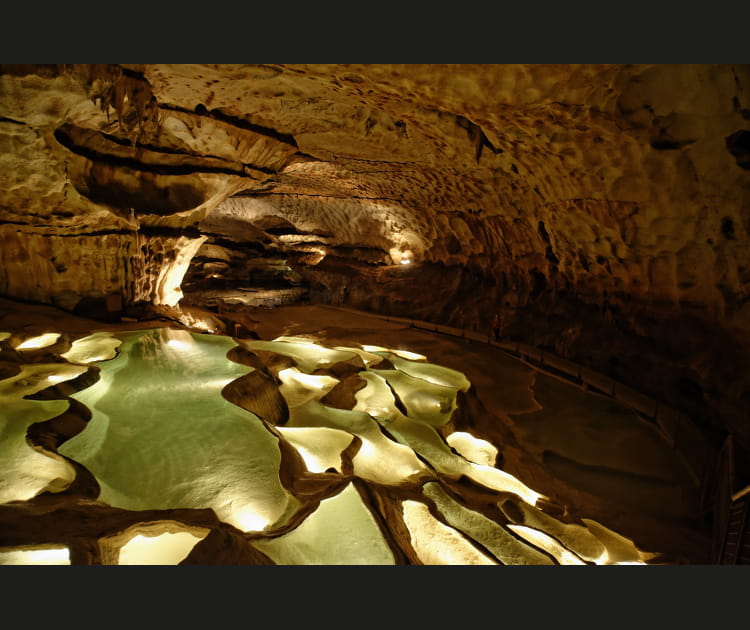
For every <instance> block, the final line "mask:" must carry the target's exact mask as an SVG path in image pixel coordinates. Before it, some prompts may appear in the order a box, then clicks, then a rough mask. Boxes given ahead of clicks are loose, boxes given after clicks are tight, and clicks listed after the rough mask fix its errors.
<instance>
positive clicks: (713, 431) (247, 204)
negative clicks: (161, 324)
mask: <svg viewBox="0 0 750 630" xmlns="http://www.w3.org/2000/svg"><path fill="white" fill-rule="evenodd" d="M749 155H750V65H747V64H742V65H731V64H677V65H673V64H580V65H579V64H570V65H566V64H563V65H559V64H531V65H525V64H513V65H491V64H490V65H486V64H476V65H473V64H468V65H465V64H456V65H450V64H448V65H446V64H371V65H368V64H365V65H361V64H266V65H242V64H224V65H222V64H90V65H86V64H73V65H69V64H68V65H63V64H58V65H54V64H48V65H7V64H6V65H2V66H0V295H3V296H6V297H9V298H13V299H18V300H26V301H33V302H40V303H46V304H50V305H55V306H58V307H60V308H62V309H64V310H67V311H70V312H75V313H79V314H82V315H87V316H93V317H96V318H97V319H103V320H107V319H109V320H118V319H119V318H121V317H123V316H124V317H128V318H138V317H141V316H142V315H143V313H144V312H153V311H149V309H153V308H160V307H163V308H170V309H172V312H176V313H178V314H177V315H176V316H177V317H179V316H180V315H179V312H180V311H181V310H186V309H187V308H188V307H190V306H193V307H207V308H211V309H212V310H214V311H215V312H217V313H218V314H221V313H223V314H224V316H225V319H227V317H228V319H229V320H232V321H235V320H233V319H232V318H231V317H229V316H227V313H229V312H230V311H231V309H232V304H233V303H234V304H237V303H253V300H255V303H258V301H259V300H261V301H262V300H263V299H266V300H268V299H270V300H271V301H273V297H271V298H267V297H263V296H266V295H267V294H264V293H262V291H271V292H272V293H271V294H270V295H271V296H274V295H275V296H276V299H277V301H279V300H280V301H282V302H286V303H289V302H296V301H300V300H310V301H313V302H329V303H334V304H347V305H351V306H354V307H356V308H360V309H364V310H371V311H376V312H380V313H390V314H393V315H401V316H412V317H417V318H420V319H423V320H430V321H436V322H442V323H449V324H452V325H458V326H463V325H466V326H470V325H471V326H475V327H477V328H486V327H487V325H488V323H489V318H490V317H491V315H492V313H493V312H494V311H495V309H496V308H497V307H498V306H500V307H501V308H502V309H503V311H504V314H505V321H506V333H507V335H508V336H509V337H510V338H513V339H517V340H520V341H524V342H526V343H530V344H533V345H537V346H541V347H542V348H546V349H548V350H549V351H554V352H556V353H557V354H559V355H561V356H563V357H568V358H571V359H574V360H576V361H578V362H580V363H583V364H585V365H589V366H591V367H593V368H595V369H598V370H601V371H603V372H605V373H607V374H609V375H611V376H613V377H616V378H617V379H618V380H620V381H622V382H625V383H627V384H629V385H631V386H633V387H635V388H637V389H639V390H641V391H644V392H646V393H648V394H649V395H651V396H653V397H655V398H657V399H659V400H663V401H664V402H665V403H668V404H670V405H673V406H675V407H677V408H679V409H681V410H682V411H683V412H685V413H688V414H689V415H690V416H691V417H692V418H693V419H695V421H696V422H697V423H698V424H699V425H700V426H701V427H702V428H703V430H704V431H705V432H706V439H707V440H708V441H711V442H712V443H713V444H715V445H716V446H717V448H718V446H719V445H720V444H721V440H722V439H723V438H724V436H726V435H727V434H731V435H733V436H734V437H735V439H736V441H737V443H738V444H739V445H740V446H741V447H743V448H744V449H745V450H749V449H750V424H749V423H748V422H747V411H748V405H750V377H748V374H750V371H749V370H748V358H750V304H749V303H748V297H749V295H750V294H749V291H750V248H748V231H749V230H750V215H749V214H748V213H749V212H750V160H749V159H748V156H749ZM401 263H409V264H401ZM273 292H275V293H273ZM222 295H225V297H226V299H221V296H222ZM217 296H219V297H218V303H217ZM243 301H244V302H243Z"/></svg>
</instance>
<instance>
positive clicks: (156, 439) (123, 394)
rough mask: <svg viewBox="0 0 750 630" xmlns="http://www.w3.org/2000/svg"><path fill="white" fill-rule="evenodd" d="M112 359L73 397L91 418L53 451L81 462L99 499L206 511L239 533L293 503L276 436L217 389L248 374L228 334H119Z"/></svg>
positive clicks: (276, 517)
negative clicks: (233, 356)
mask: <svg viewBox="0 0 750 630" xmlns="http://www.w3.org/2000/svg"><path fill="white" fill-rule="evenodd" d="M116 336H117V337H119V338H120V339H122V341H123V343H122V345H121V346H120V348H119V353H118V355H117V357H116V358H114V359H112V360H109V361H102V362H99V363H96V364H95V365H97V366H98V367H99V368H100V369H101V378H100V380H99V381H98V382H97V383H96V384H94V385H93V386H91V387H89V388H87V389H85V390H82V391H80V392H78V393H76V394H74V395H73V398H75V399H76V400H78V401H80V402H81V403H83V404H84V405H86V406H87V407H88V408H89V409H90V410H91V412H92V418H91V421H90V422H89V424H88V426H87V427H86V429H84V430H83V431H82V432H81V433H80V434H78V435H76V436H75V437H73V438H71V439H70V440H68V441H67V442H65V443H64V444H63V445H62V446H61V447H60V448H59V452H60V453H62V454H63V455H65V456H67V457H70V458H71V459H73V460H75V461H77V462H79V463H81V464H82V465H84V466H85V467H86V468H87V469H88V470H89V471H90V472H91V473H92V474H93V475H94V476H95V477H96V479H97V481H98V482H99V484H100V486H101V494H100V496H99V499H100V500H101V501H103V502H105V503H108V504H110V505H112V506H115V507H120V508H124V509H130V510H143V509H167V508H212V509H214V510H215V511H216V513H217V515H218V516H219V518H221V519H222V520H224V521H226V522H228V523H231V524H233V525H235V526H236V527H238V528H240V529H242V530H243V531H261V530H263V529H265V528H268V527H272V526H274V525H278V524H282V523H283V522H284V521H285V519H286V518H287V517H288V516H289V515H290V514H291V513H293V512H294V510H295V509H296V507H297V502H296V499H294V497H292V496H291V495H290V494H289V493H288V492H287V491H286V490H285V489H284V487H283V486H282V485H281V482H280V480H279V466H280V462H281V456H280V451H279V446H278V439H277V438H276V437H275V436H274V435H273V434H272V433H271V432H269V430H268V428H267V427H266V426H265V425H264V423H263V422H262V421H261V420H260V419H259V418H258V417H257V416H256V415H254V414H253V413H251V412H249V411H246V410H244V409H242V408H240V407H238V406H236V405H234V404H232V403H230V402H228V401H227V400H226V399H225V398H224V397H223V396H222V395H221V390H222V388H223V387H224V386H225V385H226V384H227V383H229V382H231V381H232V380H234V379H236V378H239V377H241V376H243V375H245V374H247V373H249V372H251V371H252V370H253V368H251V367H248V366H245V365H240V364H238V363H235V362H233V361H230V360H228V359H227V358H226V353H227V351H228V350H230V349H231V348H233V347H234V346H235V345H236V344H235V343H234V342H233V341H232V339H231V338H229V337H224V336H219V335H201V334H195V333H190V332H186V331H180V330H172V329H168V328H158V329H151V330H143V331H135V332H128V333H119V334H117V335H116Z"/></svg>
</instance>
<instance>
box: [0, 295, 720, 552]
mask: <svg viewBox="0 0 750 630" xmlns="http://www.w3.org/2000/svg"><path fill="white" fill-rule="evenodd" d="M0 315H2V317H0V330H2V331H11V332H14V331H24V330H25V331H27V333H28V334H30V333H31V332H42V331H43V330H45V329H52V330H58V331H63V332H65V333H66V334H67V335H69V336H70V338H80V337H82V336H84V335H87V334H89V333H91V332H93V331H105V330H108V331H121V330H136V329H143V328H151V327H154V326H174V322H169V321H163V320H161V321H149V322H125V323H113V324H102V323H101V322H94V321H91V320H87V319H84V318H78V317H74V316H64V317H61V315H60V312H59V311H57V310H56V309H52V308H48V307H44V306H33V305H21V304H17V303H15V302H10V301H5V300H3V301H2V303H0ZM238 320H241V321H242V323H243V325H244V326H245V327H246V328H247V329H249V330H250V331H252V333H254V335H257V336H258V338H260V339H265V340H273V339H275V338H277V337H280V336H306V337H309V338H311V339H314V340H316V341H317V342H319V343H321V344H323V345H326V346H328V347H332V346H350V345H352V344H360V345H366V344H372V345H378V346H386V347H389V348H398V349H401V350H406V351H410V352H415V353H418V354H421V355H424V356H425V357H427V359H428V360H429V361H430V362H432V363H435V364H439V365H442V366H446V367H449V368H451V369H453V370H457V371H459V372H462V373H463V374H465V376H466V377H467V378H468V380H469V381H470V382H471V385H472V389H471V394H472V395H471V396H466V397H465V398H462V399H460V400H461V401H462V404H463V405H464V407H463V408H462V407H461V405H459V408H458V409H457V410H456V413H455V417H454V419H453V420H452V425H453V428H455V429H456V430H462V431H471V432H475V433H476V434H478V435H481V436H482V438H483V439H485V440H488V441H489V442H491V443H492V444H494V445H495V446H496V447H497V449H498V451H499V455H498V464H499V465H498V468H501V469H502V470H503V471H505V472H507V473H509V474H511V475H513V476H515V477H517V478H518V479H519V480H521V481H522V482H523V483H524V484H526V485H527V486H529V487H530V488H533V489H534V490H535V491H537V492H539V493H541V494H543V495H544V496H545V497H548V499H549V501H548V503H547V507H548V509H549V511H550V513H553V514H557V515H560V516H564V517H565V518H568V519H570V518H573V519H575V518H580V517H583V518H586V519H593V520H595V521H597V522H599V523H601V524H603V525H605V526H606V527H608V528H611V529H612V530H614V531H616V532H618V533H619V534H621V535H623V536H626V537H627V538H629V539H630V540H632V541H633V542H634V543H635V544H636V545H637V546H638V548H640V549H642V550H647V551H650V552H655V553H656V554H662V555H661V558H662V561H663V563H668V564H672V563H673V564H705V563H710V553H711V540H710V538H709V536H708V534H707V532H706V528H705V525H704V524H703V523H702V522H701V518H700V514H699V508H698V505H697V500H698V498H697V493H696V491H695V489H694V488H693V487H692V486H691V483H690V481H689V478H688V476H687V474H686V473H685V471H684V469H683V465H682V463H681V462H680V461H679V458H678V457H677V456H676V454H675V453H673V452H672V451H671V449H670V448H669V446H668V445H666V444H665V443H663V442H662V441H661V440H660V438H659V437H658V436H657V435H656V433H655V431H654V429H653V427H651V426H650V425H648V423H646V422H645V421H644V420H642V419H641V418H640V417H639V416H638V415H637V414H635V413H634V412H632V411H630V410H628V409H626V408H624V407H622V406H620V405H619V404H617V403H615V402H614V401H612V400H610V399H607V398H605V397H602V396H597V395H595V394H592V393H589V392H585V391H583V390H581V389H580V388H578V387H576V386H574V385H571V384H569V383H567V382H564V381H562V380H560V379H557V378H554V377H552V376H550V375H547V374H543V373H540V372H537V371H535V370H534V369H533V368H532V367H530V366H528V365H526V364H524V363H523V362H521V361H519V360H518V359H516V358H514V357H512V356H510V355H508V354H506V353H505V352H503V351H502V350H501V349H499V348H498V347H496V346H493V345H491V344H487V343H481V342H476V341H473V340H467V339H461V338H454V337H450V336H447V335H443V334H438V333H432V332H427V331H423V330H418V329H416V328H412V327H410V326H408V325H405V324H403V323H397V322H392V321H390V322H389V321H386V320H384V319H380V318H376V317H370V316H366V315H363V314H359V313H356V312H352V311H347V310H342V309H333V308H330V307H325V306H315V305H305V306H284V307H277V308H273V309H269V308H243V309H241V316H239V317H238ZM254 335H252V336H254ZM3 523H7V521H2V522H0V538H1V534H2V530H1V528H2V524H3ZM0 546H2V545H0Z"/></svg>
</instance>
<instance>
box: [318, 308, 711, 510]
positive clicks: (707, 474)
mask: <svg viewBox="0 0 750 630" xmlns="http://www.w3.org/2000/svg"><path fill="white" fill-rule="evenodd" d="M324 306H328V307H330V308H334V309H337V310H343V311H350V312H352V313H356V314H358V315H365V316H369V317H376V318H379V319H384V320H386V321H389V322H396V323H402V324H405V325H408V326H410V327H412V328H417V329H419V330H424V331H428V332H434V333H440V334H444V335H450V336H452V337H461V338H464V339H471V340H473V341H478V342H481V343H487V344H490V345H493V346H497V347H499V348H501V349H502V350H503V351H505V352H506V353H508V354H509V355H511V356H514V357H516V358H518V359H520V360H521V361H523V362H524V363H525V364H527V365H528V366H529V367H531V368H532V369H535V370H538V371H542V372H545V373H547V374H550V375H552V376H555V377H557V378H561V379H563V380H565V381H567V382H569V383H571V384H574V385H577V386H579V387H583V388H584V389H586V390H587V391H591V392H593V393H596V394H599V395H603V396H607V397H610V398H613V399H614V400H616V401H617V402H619V403H621V404H622V405H624V406H626V407H628V408H630V409H632V410H634V411H635V412H637V413H638V415H639V416H640V417H642V418H643V419H644V420H646V421H648V422H650V423H652V424H653V425H654V426H655V428H656V429H657V431H658V433H659V434H660V435H661V437H662V438H663V439H664V440H665V441H666V442H667V443H668V444H669V445H670V446H671V447H672V448H673V449H674V450H675V451H676V453H677V454H678V456H679V457H680V458H681V460H682V462H683V464H684V465H685V469H686V470H687V472H688V474H689V476H690V478H691V480H692V481H693V483H694V485H695V487H696V489H698V490H699V492H700V497H701V505H702V506H704V509H705V506H706V505H707V504H708V502H709V500H710V497H709V493H710V492H712V491H713V487H712V480H713V476H714V473H715V469H716V462H717V453H716V452H715V450H714V449H713V448H712V447H711V446H710V444H709V443H708V441H707V440H706V438H705V436H704V435H703V432H702V431H701V429H700V428H699V427H698V426H697V425H696V424H695V423H694V422H693V421H692V420H691V419H690V417H689V416H687V415H685V414H684V413H682V412H681V411H679V410H677V409H674V408H673V407H670V406H668V405H666V404H665V403H663V402H661V401H659V400H656V399H655V398H652V397H650V396H647V395H645V394H643V393H641V392H639V391H637V390H635V389H633V388H632V387H629V386H628V385H625V384H624V383H621V382H619V381H616V380H615V379H613V378H611V377H609V376H606V375H605V374H602V373H601V372H597V371H596V370H592V369H591V368H588V367H585V366H582V365H580V364H578V363H575V362H573V361H570V360H568V359H565V358H563V357H560V356H558V355H556V354H553V353H550V352H548V351H546V350H543V349H541V348H537V347H535V346H531V345H528V344H524V343H520V342H516V341H499V342H497V341H495V340H494V339H492V337H491V336H490V334H489V332H488V333H482V332H479V331H476V330H467V329H465V328H456V327H452V326H445V325H442V324H436V323H434V322H427V321H420V320H415V319H413V318H409V317H394V316H391V315H380V314H377V313H370V312H367V311H359V310H357V309H353V308H348V307H342V306H336V305H328V304H326V305H324Z"/></svg>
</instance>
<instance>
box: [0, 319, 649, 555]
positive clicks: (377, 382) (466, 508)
mask: <svg viewBox="0 0 750 630" xmlns="http://www.w3.org/2000/svg"><path fill="white" fill-rule="evenodd" d="M50 342H51V340H50V339H47V340H46V341H45V343H50ZM238 352H240V353H241V354H243V353H244V356H245V357H246V358H247V357H250V358H251V359H252V360H245V361H238V360H236V359H237V356H239V355H237V353H238ZM233 353H234V354H233ZM61 356H62V358H63V359H65V361H66V362H64V363H57V364H47V365H33V364H32V365H28V366H24V368H23V371H22V373H21V374H19V375H18V376H17V377H15V378H11V379H6V380H3V381H0V396H2V397H3V401H4V405H3V412H2V414H1V415H0V418H2V421H3V422H4V424H5V431H4V433H3V438H2V441H0V454H2V456H3V458H4V459H5V460H6V461H13V462H15V463H14V468H12V470H13V471H14V472H13V473H12V474H11V475H10V478H11V479H9V477H7V476H6V481H5V483H4V484H3V486H2V492H3V494H2V497H3V500H4V501H13V500H26V499H29V498H30V497H33V496H34V495H36V494H39V493H41V492H52V493H61V492H64V490H65V489H66V488H67V487H68V486H69V485H70V484H71V483H72V481H73V479H74V477H75V471H74V469H73V468H72V466H71V464H70V463H69V462H76V463H77V464H80V465H81V466H83V467H85V469H86V470H88V471H89V472H90V473H91V475H93V477H94V478H95V480H96V482H97V484H98V486H99V488H100V491H99V494H98V497H97V499H96V500H97V501H98V502H99V503H102V504H106V505H107V506H110V507H112V508H117V509H120V510H128V511H144V510H145V511H148V510H157V511H166V512H165V514H167V515H171V518H164V519H163V520H153V519H152V520H147V521H144V522H143V523H140V524H137V525H134V526H132V527H130V528H128V529H127V530H125V531H118V532H116V533H115V534H112V535H110V536H108V537H103V538H102V540H101V541H100V544H101V545H102V548H106V550H107V551H106V553H103V558H105V559H106V563H109V564H179V563H180V562H182V561H183V560H185V559H186V558H188V557H189V555H190V553H191V552H192V550H193V549H197V548H198V547H199V543H200V542H201V541H202V540H203V539H204V538H205V537H206V536H207V535H208V533H209V531H210V528H207V527H204V526H200V525H196V524H195V523H190V522H187V521H186V522H181V521H180V519H179V518H175V517H174V514H171V513H170V512H169V511H170V510H205V509H210V510H212V511H213V512H214V513H215V515H216V517H217V518H218V519H219V520H220V521H221V522H222V523H225V524H226V525H228V526H230V528H234V529H235V530H237V532H238V535H239V536H241V537H242V538H243V539H244V541H245V543H244V544H246V545H248V546H249V547H251V548H252V549H253V552H254V553H256V554H262V556H265V557H266V558H267V559H268V563H269V564H273V563H275V564H367V565H376V564H385V565H387V564H487V565H493V564H494V565H499V564H506V565H519V564H531V565H538V564H548V565H552V564H646V563H649V561H653V559H654V558H657V557H658V556H659V551H660V550H659V549H645V550H644V549H640V548H639V547H638V546H636V545H635V544H634V543H633V542H632V541H631V540H630V539H628V538H626V537H625V536H623V535H621V534H619V533H617V532H616V531H613V530H612V529H610V528H608V527H606V526H605V525H604V524H602V523H599V522H597V521H596V520H594V519H590V518H586V515H581V518H570V517H567V518H563V517H562V515H561V514H559V513H555V512H554V510H552V511H550V510H548V509H547V507H549V506H550V505H553V504H554V497H545V496H543V495H542V494H541V493H539V492H537V491H536V490H535V489H534V488H533V487H529V486H527V485H526V484H525V483H524V482H522V481H521V480H519V479H518V478H516V477H514V476H512V475H510V474H508V473H507V472H505V471H503V470H502V467H501V466H499V465H498V457H497V455H498V446H497V445H496V444H493V443H492V442H490V441H488V440H486V439H484V438H483V437H482V435H480V434H478V432H476V431H468V430H457V429H455V428H454V427H453V426H452V419H453V417H454V414H455V412H456V410H457V409H458V408H459V406H460V400H461V398H460V397H461V395H462V394H464V393H466V392H467V391H468V390H469V388H470V387H471V383H470V382H469V380H468V379H467V377H466V376H465V375H464V374H463V373H462V372H460V371H457V370H454V369H451V368H448V367H445V366H442V365H438V364H435V363H432V362H430V361H429V358H428V357H427V356H425V355H423V354H420V353H417V352H413V351H405V350H399V349H395V348H389V347H387V346H385V345H372V344H361V345H360V344H352V345H350V346H346V345H332V346H330V347H328V346H326V345H324V344H322V343H320V342H319V341H317V340H316V339H315V338H314V337H312V336H311V335H283V336H278V337H276V338H274V339H272V340H261V339H257V340H255V339H234V338H232V337H228V336H223V335H216V334H214V335H210V334H199V333H196V332H190V331H187V330H183V329H175V328H164V327H163V328H154V329H146V330H136V331H121V332H116V333H115V332H98V333H94V334H92V335H89V336H86V337H82V338H79V339H77V340H76V341H74V342H73V343H72V345H71V347H70V349H69V350H68V351H67V352H66V353H64V354H63V355H61ZM230 357H232V358H230ZM89 366H94V367H95V368H96V369H98V371H99V378H98V380H96V382H94V383H93V384H91V385H90V386H88V387H85V388H83V389H80V390H79V391H76V392H75V393H73V394H71V396H70V397H71V398H72V399H74V400H75V401H77V402H78V403H80V404H82V405H83V406H84V407H85V408H86V409H88V410H89V412H90V414H91V417H90V420H88V422H87V424H86V426H85V428H83V430H82V431H80V432H79V433H78V434H77V435H74V436H72V437H71V438H70V439H68V440H66V441H64V442H63V443H62V444H61V445H60V446H59V448H58V453H59V454H56V453H50V452H41V449H33V448H30V447H29V446H28V445H23V444H21V443H20V441H22V438H23V435H24V433H25V429H26V427H28V426H29V425H30V424H31V423H33V422H39V421H43V420H45V419H47V418H51V417H53V416H55V415H56V414H60V413H62V412H63V411H64V409H65V407H66V406H67V402H66V401H64V400H47V401H42V400H28V399H26V398H24V396H25V395H27V394H28V393H30V392H35V391H40V390H41V389H43V388H44V387H46V386H49V383H50V382H52V381H60V380H66V379H67V380H70V379H72V378H75V377H76V376H78V375H80V374H81V373H82V372H84V371H85V370H87V369H89ZM254 372H259V374H256V376H258V377H259V378H260V377H262V379H264V380H263V382H264V383H266V384H268V383H272V384H273V386H272V389H273V390H274V391H272V392H271V393H270V394H269V391H270V390H267V389H266V390H263V391H260V390H259V391H258V392H256V393H255V394H254V393H253V392H252V391H249V393H248V391H247V389H248V388H246V392H245V397H246V401H247V402H248V403H249V404H246V405H239V404H235V403H234V402H230V400H229V398H231V396H225V394H226V392H227V387H228V386H229V385H230V383H237V382H241V381H242V379H247V378H250V376H251V375H253V373H254ZM21 382H22V383H23V384H24V385H23V386H21V385H19V383H21ZM254 382H260V381H254ZM271 394H273V395H275V396H276V398H275V399H274V400H275V401H276V403H275V405H276V407H275V408H276V409H277V410H278V409H280V410H281V411H279V412H278V413H276V414H275V418H274V420H273V421H271V420H269V419H267V418H264V417H262V415H263V414H261V413H254V412H253V411H250V410H248V409H249V408H251V409H264V408H270V406H269V405H270V403H269V402H268V400H270V399H271V398H273V396H271ZM253 396H256V397H257V398H258V400H256V401H255V402H253ZM260 398H264V400H260ZM264 405H265V407H264ZM544 421H545V420H544V416H542V415H538V416H536V418H535V419H534V420H532V421H531V422H537V423H539V422H544ZM13 427H16V429H13ZM61 456H62V457H61ZM40 462H43V463H42V464H40ZM6 468H7V467H6ZM32 468H33V469H34V470H35V471H36V472H35V474H34V475H32V477H34V482H33V483H31V482H30V481H29V474H28V470H30V469H32ZM24 470H25V471H26V472H24ZM12 478H15V479H16V480H17V483H16V482H13V481H12ZM188 520H189V519H188ZM46 547H47V548H46V550H43V551H46V553H47V554H48V555H47V556H46V557H47V558H51V557H52V556H50V555H49V554H50V552H51V550H53V549H52V548H53V547H54V545H47V546H46ZM32 552H33V549H30V548H29V549H21V548H18V549H14V548H9V547H4V548H0V563H3V564H33V563H34V562H35V561H34V560H33V558H32V556H31V555H29V554H31V553H32ZM57 553H58V555H57V556H56V558H57V559H56V560H50V559H48V560H47V563H59V564H66V563H67V562H68V557H67V556H66V555H65V551H64V549H58V550H57ZM39 562H40V563H44V561H41V560H40V561H39Z"/></svg>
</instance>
